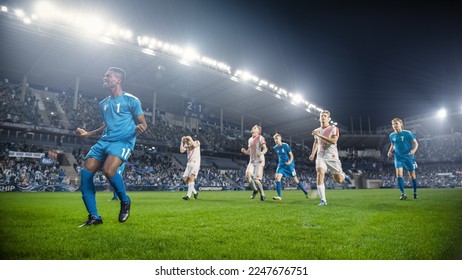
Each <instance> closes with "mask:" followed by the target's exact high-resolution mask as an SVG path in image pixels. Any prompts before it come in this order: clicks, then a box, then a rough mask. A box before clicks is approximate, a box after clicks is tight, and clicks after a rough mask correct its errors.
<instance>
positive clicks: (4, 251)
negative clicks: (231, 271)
mask: <svg viewBox="0 0 462 280" xmlns="http://www.w3.org/2000/svg"><path fill="white" fill-rule="evenodd" d="M250 194H251V193H250V192H205V191H204V192H201V193H200V195H199V199H198V200H194V199H192V200H190V201H184V200H183V199H181V197H182V195H184V193H179V192H131V193H129V195H130V197H131V199H132V203H133V204H132V209H131V216H130V218H129V219H128V220H127V222H126V223H123V224H120V223H119V222H118V221H117V216H118V212H119V207H120V204H119V202H114V201H108V200H109V199H110V198H111V197H112V193H108V192H99V193H97V203H98V207H99V208H98V209H99V213H100V215H101V216H102V217H103V220H104V224H103V225H98V226H91V227H84V228H78V227H77V226H78V225H79V224H81V223H82V222H84V221H85V220H86V217H87V214H86V211H85V208H84V205H83V202H82V199H81V195H80V193H79V192H77V193H0V205H1V207H0V215H1V217H2V218H1V220H0V242H1V246H0V256H1V259H26V260H34V259H44V260H66V259H72V260H79V259H92V260H101V259H110V260H119V259H136V260H146V259H147V260H177V259H179V260H205V259H212V260H242V259H263V260H266V259H268V260H271V259H282V260H293V259H297V260H305V259H311V260H366V259H372V260H400V259H417V260H421V259H427V260H437V259H444V260H448V259H461V258H462V189H422V190H419V199H417V200H414V199H412V197H411V196H412V192H409V191H408V196H409V198H408V200H406V201H400V200H399V199H398V198H399V191H397V190H396V189H395V190H382V189H378V190H335V191H332V190H328V191H327V197H328V203H329V205H328V206H324V207H322V206H317V204H318V202H319V200H318V199H308V200H307V199H305V197H304V195H303V193H302V192H300V191H285V192H283V200H282V201H272V200H271V196H272V195H275V192H274V191H268V192H267V201H265V202H261V201H259V200H258V197H257V198H256V199H255V200H250V199H249V197H250Z"/></svg>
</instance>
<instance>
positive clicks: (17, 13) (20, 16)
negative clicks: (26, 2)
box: [14, 9, 24, 18]
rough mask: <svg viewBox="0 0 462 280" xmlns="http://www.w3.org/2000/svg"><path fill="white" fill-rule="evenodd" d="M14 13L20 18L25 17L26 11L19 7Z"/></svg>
mask: <svg viewBox="0 0 462 280" xmlns="http://www.w3.org/2000/svg"><path fill="white" fill-rule="evenodd" d="M14 14H15V15H16V16H17V17H18V18H23V17H24V11H23V10H21V9H17V10H15V11H14Z"/></svg>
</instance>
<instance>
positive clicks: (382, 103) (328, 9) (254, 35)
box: [3, 0, 462, 129]
mask: <svg viewBox="0 0 462 280" xmlns="http://www.w3.org/2000/svg"><path fill="white" fill-rule="evenodd" d="M3 2H5V1H3ZM9 2H10V3H14V5H24V6H29V7H30V6H32V4H31V3H34V1H9ZM321 2H322V3H321ZM55 3H57V5H59V6H60V7H62V6H63V5H64V4H66V3H67V5H68V6H69V7H70V8H72V9H78V10H81V11H89V12H90V11H91V12H99V13H101V14H102V15H103V16H104V18H107V19H109V20H110V21H112V22H116V23H118V24H119V25H120V26H126V27H128V28H131V29H132V30H133V31H135V33H136V34H140V35H141V34H144V35H149V36H153V37H156V38H158V39H160V40H164V41H168V42H171V43H176V44H179V45H182V46H192V47H193V48H195V49H196V51H197V52H198V53H199V54H201V55H203V56H208V57H211V58H214V59H217V60H219V61H223V62H225V63H227V64H228V65H230V66H231V68H232V69H233V70H234V71H235V70H237V69H242V70H247V71H249V72H251V73H253V74H255V75H257V76H258V77H260V78H264V79H266V80H268V81H270V82H273V83H275V84H277V85H279V86H280V87H283V88H286V89H287V90H289V91H292V92H294V93H300V94H302V95H303V96H304V97H305V99H307V100H309V101H312V102H314V103H315V104H318V105H320V106H321V107H323V108H326V109H329V110H330V111H331V113H332V117H333V118H334V119H335V120H337V121H339V122H340V123H341V124H343V125H345V126H347V127H349V128H351V119H352V118H353V122H354V126H355V129H357V128H358V121H359V118H360V117H361V119H362V121H363V126H364V125H365V123H366V122H367V119H368V118H369V119H370V121H371V124H372V127H375V126H380V125H389V122H390V120H391V119H392V118H394V117H396V116H398V117H403V118H406V117H410V116H415V115H421V114H428V113H432V112H434V111H437V110H438V109H439V108H441V107H446V108H448V109H449V110H450V111H454V110H458V111H460V110H462V16H461V15H462V6H461V5H459V4H457V2H456V1H451V2H449V1H434V2H433V3H426V4H423V3H422V1H396V2H394V1H367V2H358V1H260V0H258V1H250V0H246V1H241V0H234V1H219V0H215V1H212V0H190V1H188V0H184V1H178V0H166V1H156V0H151V1H127V0H124V1H120V0H112V1H101V0H92V1H86V0H80V1H59V2H58V1H56V2H55Z"/></svg>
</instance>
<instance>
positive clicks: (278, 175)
mask: <svg viewBox="0 0 462 280" xmlns="http://www.w3.org/2000/svg"><path fill="white" fill-rule="evenodd" d="M278 169H279V168H278ZM274 179H275V181H276V192H277V196H275V197H273V199H274V200H281V199H282V182H281V179H282V173H278V170H276V174H275V175H274Z"/></svg>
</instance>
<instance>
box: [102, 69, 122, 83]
mask: <svg viewBox="0 0 462 280" xmlns="http://www.w3.org/2000/svg"><path fill="white" fill-rule="evenodd" d="M107 71H112V72H115V73H118V74H119V75H120V83H121V84H123V83H124V82H125V79H126V77H127V74H126V73H125V71H124V70H123V69H122V68H119V67H109V69H107Z"/></svg>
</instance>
